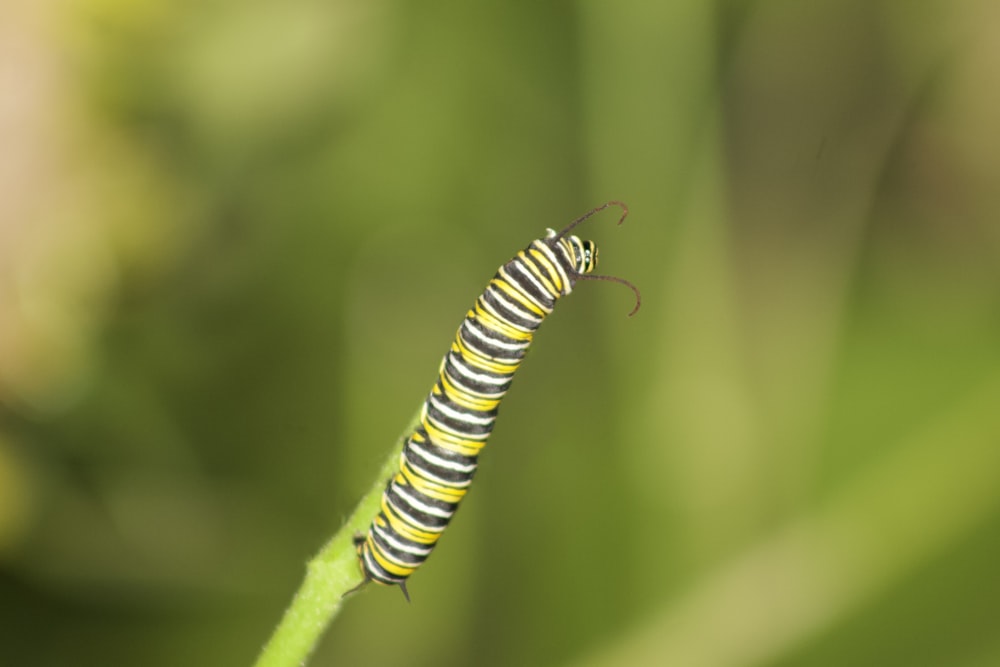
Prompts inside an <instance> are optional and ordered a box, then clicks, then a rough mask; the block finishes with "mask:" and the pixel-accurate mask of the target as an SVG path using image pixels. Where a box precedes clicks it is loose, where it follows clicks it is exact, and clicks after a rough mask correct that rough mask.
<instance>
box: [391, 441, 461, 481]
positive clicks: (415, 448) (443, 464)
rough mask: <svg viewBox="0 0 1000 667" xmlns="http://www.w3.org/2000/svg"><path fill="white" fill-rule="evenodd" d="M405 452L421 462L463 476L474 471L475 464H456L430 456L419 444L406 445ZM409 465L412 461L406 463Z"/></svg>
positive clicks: (455, 462) (433, 455) (436, 456)
mask: <svg viewBox="0 0 1000 667" xmlns="http://www.w3.org/2000/svg"><path fill="white" fill-rule="evenodd" d="M406 448H407V451H411V452H413V453H414V454H416V455H417V456H419V457H420V458H422V459H423V460H425V461H427V462H429V463H431V464H433V465H436V466H437V467H439V468H447V469H448V470H454V471H455V472H461V473H465V474H472V473H473V472H475V470H476V464H475V463H465V464H463V463H458V462H457V461H449V460H448V459H445V458H442V457H440V456H438V455H437V454H431V453H430V452H429V451H427V450H426V449H424V448H423V447H421V446H420V445H419V444H417V443H415V442H413V441H410V442H409V443H407V445H406ZM408 463H410V464H411V465H412V464H413V462H412V461H408Z"/></svg>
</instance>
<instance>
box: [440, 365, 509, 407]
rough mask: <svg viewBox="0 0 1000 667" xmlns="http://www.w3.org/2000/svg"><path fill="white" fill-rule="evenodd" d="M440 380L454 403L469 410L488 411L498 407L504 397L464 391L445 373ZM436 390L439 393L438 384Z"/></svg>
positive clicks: (446, 393)
mask: <svg viewBox="0 0 1000 667" xmlns="http://www.w3.org/2000/svg"><path fill="white" fill-rule="evenodd" d="M438 382H440V383H441V386H442V387H444V393H445V395H446V396H447V397H448V398H449V399H450V400H451V401H452V402H453V403H456V404H458V405H461V406H462V407H463V408H468V409H469V410H476V411H477V412H488V411H490V410H492V409H494V408H496V407H497V406H498V405H500V401H501V399H502V398H503V397H502V396H501V397H500V398H481V397H480V396H478V395H476V394H470V393H469V392H467V391H462V390H461V389H459V388H458V387H456V386H455V385H454V384H452V383H451V382H450V381H449V380H448V376H447V375H446V374H445V373H442V374H441V377H440V378H438ZM434 391H435V393H438V391H437V385H434Z"/></svg>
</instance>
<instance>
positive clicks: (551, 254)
mask: <svg viewBox="0 0 1000 667" xmlns="http://www.w3.org/2000/svg"><path fill="white" fill-rule="evenodd" d="M532 245H533V246H534V247H535V248H537V249H538V250H539V251H541V252H542V253H543V254H544V255H545V256H546V257H548V258H549V260H550V261H551V262H552V264H553V265H554V266H555V267H556V271H558V272H559V276H560V277H561V278H562V284H563V291H562V294H569V292H570V289H572V287H571V286H570V284H569V276H568V275H566V270H565V269H564V268H563V265H562V262H560V261H559V258H558V257H556V255H555V251H554V250H552V248H550V247H549V246H548V244H547V243H545V242H543V241H535V242H534V243H533V244H532Z"/></svg>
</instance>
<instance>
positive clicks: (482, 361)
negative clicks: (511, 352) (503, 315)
mask: <svg viewBox="0 0 1000 667" xmlns="http://www.w3.org/2000/svg"><path fill="white" fill-rule="evenodd" d="M451 351H452V352H458V353H459V354H461V355H462V359H463V361H465V362H466V363H467V364H469V365H470V366H473V367H475V368H478V369H480V370H484V371H490V372H492V373H497V374H498V375H512V374H513V373H514V371H516V370H517V369H518V367H519V366H520V365H521V362H520V360H518V362H517V363H515V364H501V363H498V362H496V361H493V360H492V359H489V358H487V357H484V356H483V355H482V354H480V353H479V352H477V351H476V350H474V349H472V348H470V347H468V346H466V344H465V341H463V340H462V338H461V337H459V338H456V339H455V342H454V343H452V347H451Z"/></svg>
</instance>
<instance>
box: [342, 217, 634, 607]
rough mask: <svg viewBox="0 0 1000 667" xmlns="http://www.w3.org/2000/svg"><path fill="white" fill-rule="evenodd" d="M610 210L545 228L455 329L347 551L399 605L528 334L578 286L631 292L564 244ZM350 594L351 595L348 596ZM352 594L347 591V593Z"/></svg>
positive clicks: (587, 244)
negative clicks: (377, 500)
mask: <svg viewBox="0 0 1000 667" xmlns="http://www.w3.org/2000/svg"><path fill="white" fill-rule="evenodd" d="M609 206H618V207H620V208H621V209H622V215H621V217H620V218H619V220H618V224H619V225H620V224H621V223H622V222H624V221H625V218H626V216H628V207H627V206H626V205H625V204H624V203H622V202H620V201H609V202H606V203H605V204H602V205H600V206H598V207H597V208H594V209H593V210H591V211H589V212H587V213H585V214H584V215H582V216H580V217H579V218H577V219H576V220H574V221H573V222H571V223H570V224H569V225H567V226H566V228H564V229H563V230H562V231H560V232H558V233H557V232H555V231H554V230H552V229H549V230H548V232H547V234H546V236H545V237H544V238H541V239H536V240H534V241H532V242H531V244H530V245H528V247H526V248H525V249H524V250H522V251H520V252H519V253H517V255H515V256H514V258H513V259H511V260H510V261H509V262H507V263H506V264H504V265H503V266H501V267H500V268H499V269H498V270H497V272H496V275H495V276H493V279H492V280H491V281H490V283H489V285H487V286H486V290H485V291H484V292H483V293H482V295H480V297H479V298H478V299H477V300H476V303H475V305H474V306H473V307H472V309H471V310H469V311H468V313H467V314H466V316H465V320H464V321H463V322H462V324H461V326H460V327H459V328H458V333H457V334H456V335H455V340H454V342H453V343H452V344H451V349H450V350H449V351H448V353H447V354H446V355H445V357H444V359H443V360H442V362H441V366H440V369H439V370H438V378H437V382H435V383H434V387H433V388H432V389H431V392H430V395H429V396H428V397H427V400H426V401H425V402H424V405H423V407H422V409H421V411H420V418H419V423H418V424H417V426H416V428H415V429H414V431H413V433H411V434H410V435H409V437H408V438H407V439H406V442H405V444H404V445H403V451H402V453H401V454H400V459H399V470H398V471H397V472H396V473H395V474H394V475H393V476H392V477H391V478H390V480H389V482H388V484H387V485H386V488H385V492H384V493H383V494H382V500H381V509H380V511H379V513H378V514H377V515H376V516H375V518H374V519H373V520H372V522H371V525H370V527H369V529H368V533H367V534H366V535H358V536H356V537H355V539H354V545H355V548H356V549H357V552H358V559H359V561H360V565H361V571H362V574H363V576H364V580H363V581H362V582H361V584H359V586H358V587H357V588H360V587H361V586H363V585H364V584H366V583H368V582H369V581H374V582H376V583H378V584H384V585H390V586H391V585H398V586H399V587H400V589H401V590H402V592H403V596H404V597H405V598H406V600H407V601H409V599H410V595H409V593H408V592H407V590H406V581H407V578H408V577H409V576H410V575H411V574H412V573H413V572H414V571H415V570H416V569H417V568H418V567H419V566H420V565H421V564H422V563H423V562H424V560H426V559H427V556H428V555H430V553H431V550H433V548H434V545H435V544H436V543H437V541H438V538H439V537H441V534H442V533H443V532H444V529H445V528H447V527H448V522H449V521H450V520H451V517H452V516H453V515H454V513H455V510H456V509H458V504H459V503H460V502H461V500H462V498H463V497H464V496H465V494H466V492H467V491H468V489H469V485H470V484H471V483H472V477H473V475H474V474H475V472H476V466H477V462H478V458H479V453H480V451H482V449H483V447H484V446H485V444H486V440H487V438H489V435H490V433H491V432H492V430H493V424H494V422H495V421H496V417H497V409H498V407H499V405H500V401H501V400H502V399H503V397H504V394H506V393H507V389H508V388H509V387H510V384H511V380H512V379H513V377H514V373H515V372H516V371H517V369H518V367H519V366H520V364H521V360H522V359H523V358H524V355H525V353H526V352H527V350H528V347H529V346H530V345H531V341H532V338H533V336H534V333H535V331H536V330H537V329H538V327H539V326H540V325H541V324H542V321H543V320H544V319H545V317H546V316H547V315H548V314H549V313H551V312H552V309H553V307H554V306H555V303H556V301H557V300H558V299H559V298H560V297H562V296H564V295H566V294H569V293H570V292H571V291H572V289H573V286H574V285H575V283H576V281H577V280H580V279H593V280H610V281H613V282H617V283H621V284H623V285H626V286H628V287H630V288H631V289H632V291H633V292H634V293H635V307H634V308H633V309H632V311H631V312H630V313H629V316H632V315H634V314H635V313H636V312H637V311H638V310H639V306H640V304H641V302H642V297H641V295H640V293H639V290H638V288H636V287H635V285H633V284H632V283H630V282H628V281H627V280H624V279H622V278H617V277H614V276H601V275H596V274H593V273H592V271H593V270H594V268H595V267H596V266H597V246H596V245H595V244H594V243H593V242H592V241H581V240H580V238H579V237H577V236H567V234H569V232H570V231H571V230H572V229H573V228H574V227H576V226H577V225H579V224H580V223H581V222H583V221H584V220H586V219H587V218H589V217H591V216H592V215H594V214H595V213H597V212H599V211H602V210H604V209H606V208H608V207H609ZM352 590H356V589H352ZM349 592H350V591H349Z"/></svg>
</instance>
